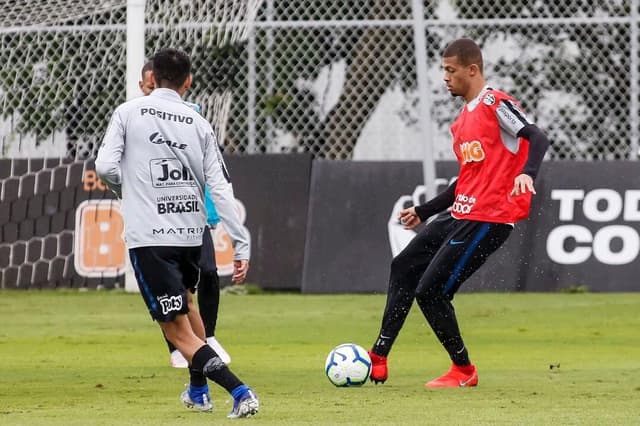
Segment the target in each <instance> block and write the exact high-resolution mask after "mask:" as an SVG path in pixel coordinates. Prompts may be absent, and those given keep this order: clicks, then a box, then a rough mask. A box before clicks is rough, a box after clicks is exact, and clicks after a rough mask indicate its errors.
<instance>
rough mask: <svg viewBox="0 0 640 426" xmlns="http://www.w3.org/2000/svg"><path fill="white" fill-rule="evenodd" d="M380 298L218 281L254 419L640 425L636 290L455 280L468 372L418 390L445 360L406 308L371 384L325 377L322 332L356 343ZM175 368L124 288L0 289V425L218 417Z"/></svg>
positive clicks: (218, 406) (222, 325) (222, 329)
mask: <svg viewBox="0 0 640 426" xmlns="http://www.w3.org/2000/svg"><path fill="white" fill-rule="evenodd" d="M384 300H385V299H384V296H380V295H340V296H302V295H297V294H258V295H249V296H236V295H223V296H222V298H221V312H220V320H219V326H218V333H217V334H218V338H219V340H220V341H221V342H222V343H223V344H224V346H225V347H226V349H227V350H228V351H229V352H230V354H231V356H232V358H233V362H232V364H231V367H232V369H233V370H234V371H235V372H236V373H237V374H238V375H239V376H240V377H241V378H242V379H243V380H245V381H246V382H247V383H248V384H249V385H250V386H252V387H253V388H254V389H255V390H256V392H257V393H258V395H259V397H260V399H261V411H260V413H259V414H258V416H256V417H254V418H252V419H249V420H235V421H241V422H244V421H248V422H252V423H254V424H256V425H257V424H272V425H283V424H284V425H286V424H292V425H293V424H313V425H316V424H318V425H333V424H349V425H351V424H353V425H357V424H363V425H382V424H394V425H414V424H415V425H418V424H419V425H430V424H433V425H441V424H454V425H471V424H474V425H497V424H508V425H623V424H624V425H633V424H635V425H640V294H462V295H459V296H457V298H456V301H455V305H456V308H457V312H458V316H459V319H460V323H461V327H462V330H463V335H464V337H465V339H466V343H467V346H468V347H469V350H470V355H471V357H472V360H473V361H474V362H475V363H476V365H477V366H478V368H479V372H480V384H479V386H478V387H477V388H470V389H440V390H426V389H424V388H423V386H422V385H423V383H424V382H425V381H427V380H428V379H430V378H433V377H435V376H437V375H439V374H440V373H442V372H444V371H445V370H446V369H447V368H448V367H449V362H448V359H447V357H446V355H445V353H444V351H443V349H441V347H440V346H439V344H438V343H437V342H436V339H435V337H434V336H433V335H432V333H431V332H430V329H429V327H428V326H426V325H425V323H424V320H423V318H422V316H421V315H420V312H419V310H418V309H417V307H414V309H413V310H412V312H411V315H410V317H409V318H408V320H407V323H406V325H405V328H404V330H403V332H402V334H401V335H400V337H399V339H398V341H397V343H396V346H395V347H394V350H393V352H392V353H391V357H390V378H389V380H388V381H387V382H386V383H385V384H384V385H378V386H374V385H373V384H371V383H367V384H366V385H364V386H362V387H361V388H348V389H342V388H335V387H333V386H332V385H331V384H330V383H329V381H328V380H327V378H326V377H325V376H324V372H323V367H324V360H325V357H326V355H327V353H328V352H329V350H330V349H331V348H332V347H333V346H335V345H336V344H339V343H343V342H348V341H354V342H356V343H359V344H361V345H362V346H364V347H365V348H368V347H369V346H370V344H371V342H372V341H373V339H374V338H375V336H376V333H377V329H378V325H379V319H380V315H381V309H382V307H383V304H384ZM185 383H187V375H186V372H185V370H177V369H173V368H170V367H169V366H168V354H167V352H166V348H165V346H164V344H163V342H162V340H161V337H160V332H159V329H158V327H157V325H155V324H154V323H153V322H152V321H151V320H150V319H149V317H148V314H147V312H146V310H145V308H144V306H143V303H142V300H141V299H140V297H139V296H138V295H135V294H134V295H132V294H125V293H121V292H104V291H100V292H93V291H92V292H75V291H60V292H49V291H27V292H22V291H3V292H0V424H2V425H32V424H35V425H38V424H42V425H45V424H46V425H173V424H184V425H191V424H208V423H223V422H232V421H233V420H227V419H226V418H225V416H226V414H227V412H228V411H229V410H230V401H229V397H228V396H227V394H226V393H225V392H224V391H222V390H221V389H220V388H218V387H217V386H216V385H213V386H211V389H212V398H213V400H214V411H213V413H206V414H203V413H196V412H192V411H188V410H186V409H185V408H183V407H182V405H181V403H180V401H179V399H178V396H179V394H180V392H181V391H182V390H183V385H184V384H185Z"/></svg>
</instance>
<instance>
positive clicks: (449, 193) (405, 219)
mask: <svg viewBox="0 0 640 426" xmlns="http://www.w3.org/2000/svg"><path fill="white" fill-rule="evenodd" d="M457 182H458V180H457V179H456V180H454V181H453V182H452V183H451V184H450V185H449V186H448V187H447V189H445V190H444V191H442V192H441V193H440V194H438V195H436V196H435V197H433V198H432V199H431V200H429V201H427V202H426V203H424V204H420V205H419V206H414V207H409V208H406V209H403V210H401V211H400V213H399V219H400V222H401V223H402V224H403V225H404V227H405V228H406V229H413V228H415V227H416V226H418V225H419V224H420V222H424V221H425V220H427V219H429V218H430V217H431V216H433V215H434V214H437V213H440V212H441V211H444V210H446V209H448V208H449V207H451V205H452V204H453V202H454V201H455V198H456V183H457Z"/></svg>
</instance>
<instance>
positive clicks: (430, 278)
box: [380, 213, 513, 359]
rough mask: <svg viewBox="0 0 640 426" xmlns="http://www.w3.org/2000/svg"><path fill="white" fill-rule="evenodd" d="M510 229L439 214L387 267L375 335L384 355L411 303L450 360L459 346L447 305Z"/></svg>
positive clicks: (461, 345) (460, 342)
mask: <svg viewBox="0 0 640 426" xmlns="http://www.w3.org/2000/svg"><path fill="white" fill-rule="evenodd" d="M512 229H513V227H512V226H511V225H508V224H501V223H488V222H476V221H469V220H457V219H454V218H452V217H451V215H450V214H449V213H443V214H440V215H439V216H437V217H436V218H435V219H434V220H433V221H431V222H430V223H429V224H427V226H426V227H425V228H424V229H423V230H422V231H420V232H419V233H418V234H416V236H415V237H414V238H413V240H411V242H409V244H408V245H407V247H405V249H404V250H403V251H402V252H400V254H398V255H397V256H396V257H395V258H394V259H393V261H392V262H391V274H390V277H389V289H388V292H387V303H386V306H385V311H384V316H383V319H382V327H381V331H380V334H381V335H384V336H386V337H387V338H388V343H387V345H386V349H385V352H387V353H388V351H389V350H390V349H391V346H392V344H393V341H394V340H395V339H396V337H397V336H398V333H399V332H400V329H401V328H402V325H403V324H404V321H405V320H406V318H407V315H408V314H409V310H410V309H411V305H412V304H413V300H414V299H415V300H416V301H417V303H418V306H420V309H421V310H422V313H423V314H424V316H425V318H426V319H427V321H428V322H429V325H430V326H431V328H432V329H433V331H434V333H435V334H436V336H437V337H438V339H439V340H440V342H441V343H442V345H443V346H444V347H445V349H446V350H447V352H448V353H449V355H450V356H451V357H452V359H453V358H454V354H455V352H456V351H459V350H460V348H462V347H464V344H463V342H462V337H461V336H460V330H459V328H458V321H457V319H456V316H455V311H454V309H453V305H452V304H451V300H452V299H453V296H454V294H455V293H456V291H458V289H459V288H460V285H461V284H462V283H463V282H464V281H465V280H466V279H467V278H469V277H470V276H471V275H472V274H473V273H474V272H475V271H476V270H477V269H478V268H479V267H480V266H482V264H483V263H484V262H485V261H486V260H487V258H488V257H489V255H491V253H493V252H494V251H496V250H497V249H498V248H499V247H500V246H501V245H502V243H504V241H505V240H506V239H507V237H508V236H509V234H510V233H511V230H512ZM382 355H386V354H382Z"/></svg>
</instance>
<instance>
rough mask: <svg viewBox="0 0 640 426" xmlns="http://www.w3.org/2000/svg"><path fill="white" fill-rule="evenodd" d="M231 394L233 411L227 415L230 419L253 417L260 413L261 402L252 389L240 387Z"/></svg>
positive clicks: (244, 386)
mask: <svg viewBox="0 0 640 426" xmlns="http://www.w3.org/2000/svg"><path fill="white" fill-rule="evenodd" d="M231 394H232V395H233V409H232V410H231V412H230V413H229V414H228V415H227V417H228V418H230V419H238V418H241V417H251V416H253V415H255V414H257V413H258V409H259V408H260V402H259V401H258V397H257V396H256V394H255V393H254V392H253V390H251V388H250V387H248V386H246V385H241V386H238V387H237V388H235V389H234V390H233V392H231Z"/></svg>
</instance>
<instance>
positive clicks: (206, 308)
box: [138, 61, 248, 368]
mask: <svg viewBox="0 0 640 426" xmlns="http://www.w3.org/2000/svg"><path fill="white" fill-rule="evenodd" d="M140 77H141V79H140V81H139V82H138V86H139V87H140V90H141V91H142V93H143V94H144V95H145V96H148V95H150V94H151V92H153V89H155V81H154V80H153V62H151V61H149V62H147V63H145V64H144V66H143V67H142V70H141V76H140ZM185 104H186V105H188V106H190V107H191V108H193V109H194V110H195V111H196V112H198V113H201V108H200V105H198V104H194V103H190V102H185ZM204 198H205V211H206V214H207V225H208V226H207V227H205V230H204V233H203V234H202V247H201V249H200V261H199V262H198V266H200V281H199V282H198V289H197V291H198V310H199V312H200V317H201V318H202V322H203V323H204V332H205V337H206V341H207V344H208V345H209V346H211V347H212V348H213V350H214V351H216V353H217V354H218V356H220V359H222V361H224V363H225V364H227V365H228V364H229V363H230V362H231V356H230V355H229V353H227V351H226V350H225V349H224V348H223V347H222V345H221V344H220V342H218V340H217V339H216V337H215V333H216V324H217V322H218V308H219V305H220V277H218V269H217V267H216V251H215V248H214V244H213V240H212V237H211V229H215V228H216V226H217V224H218V223H219V222H220V217H218V211H217V210H216V206H215V204H214V202H213V200H212V199H211V196H210V195H209V191H205V193H204ZM245 234H246V233H245ZM247 236H248V235H247ZM165 341H166V342H167V347H168V349H169V363H170V365H171V366H172V367H175V368H187V367H189V363H188V362H187V360H186V359H185V358H184V356H183V355H182V354H181V353H180V351H179V350H178V349H176V347H175V346H174V345H173V343H171V342H170V341H169V340H168V339H167V338H166V337H165Z"/></svg>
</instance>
